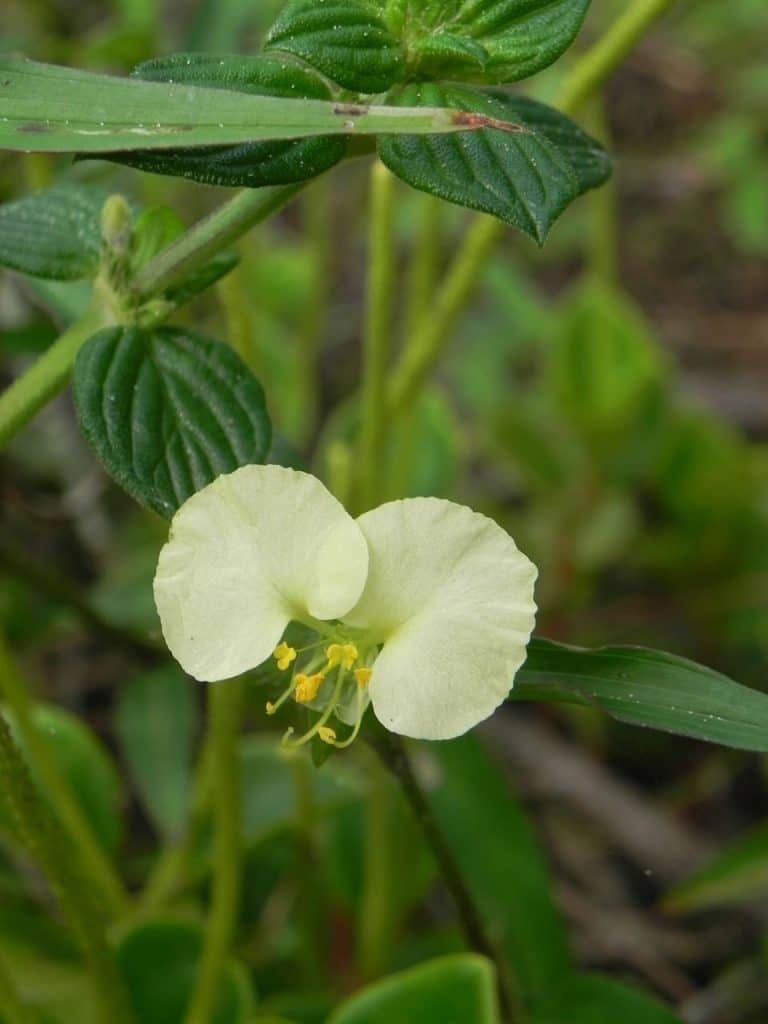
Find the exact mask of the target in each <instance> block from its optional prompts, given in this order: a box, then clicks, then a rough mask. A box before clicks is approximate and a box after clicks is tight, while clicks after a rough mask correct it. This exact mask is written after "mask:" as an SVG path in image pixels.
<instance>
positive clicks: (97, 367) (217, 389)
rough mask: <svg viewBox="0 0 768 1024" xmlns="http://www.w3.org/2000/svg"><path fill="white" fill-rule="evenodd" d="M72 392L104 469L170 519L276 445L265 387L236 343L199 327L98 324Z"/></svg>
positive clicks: (82, 354) (80, 362) (81, 354)
mask: <svg viewBox="0 0 768 1024" xmlns="http://www.w3.org/2000/svg"><path fill="white" fill-rule="evenodd" d="M74 391H75V403H76V406H77V412H78V416H79V418H80V424H81V426H82V429H83V432H84V433H85V436H86V437H87V439H88V441H89V442H90V444H91V446H92V447H93V449H94V451H95V452H96V454H97V455H98V457H99V459H100V460H101V462H102V463H103V464H104V467H105V468H106V470H107V471H108V472H109V473H110V474H111V475H112V476H113V477H114V478H115V480H117V482H118V483H119V484H120V485H121V486H122V487H124V488H125V490H126V491H128V493H129V494H131V495H133V497H135V498H136V499H137V500H138V501H140V502H142V503H143V504H145V505H147V506H148V507H149V508H152V509H154V510H155V511H156V512H159V513H160V515H162V516H166V517H167V518H169V517H170V516H172V515H173V513H174V512H175V511H176V509H177V508H178V507H179V505H181V504H182V502H184V501H185V500H186V499H187V498H188V497H189V496H190V495H191V494H194V492H195V491H198V490H200V488H201V487H204V486H205V485H206V484H208V483H210V482H211V481H212V480H214V479H215V478H216V477H217V476H219V475H220V474H222V473H229V472H231V471H232V470H234V469H237V468H238V467H239V466H243V465H246V464H247V463H252V462H263V461H264V458H265V457H266V455H267V453H268V451H269V445H270V435H271V430H270V424H269V418H268V416H267V412H266V409H265V406H264V393H263V392H262V390H261V385H260V384H259V382H258V381H257V380H256V378H255V377H254V376H253V375H252V373H251V372H250V370H249V369H248V367H247V366H246V365H245V363H244V362H243V361H242V360H241V359H240V357H239V356H238V355H237V354H236V353H235V352H233V351H232V349H230V348H228V347H227V346H226V345H224V344H222V343H221V342H218V341H213V340H211V339H210V338H204V337H202V336H201V335H199V334H194V333H193V332H192V331H187V330H183V329H181V328H174V327H165V328H161V329H157V330H152V331H144V330H140V329H138V328H133V327H125V328H124V327H109V328H106V329H105V330H103V331H100V332H99V333H98V334H96V335H94V336H93V337H92V338H91V339H90V340H89V341H88V342H86V344H85V345H84V346H83V348H82V349H81V350H80V352H79V354H78V357H77V361H76V363H75V372H74Z"/></svg>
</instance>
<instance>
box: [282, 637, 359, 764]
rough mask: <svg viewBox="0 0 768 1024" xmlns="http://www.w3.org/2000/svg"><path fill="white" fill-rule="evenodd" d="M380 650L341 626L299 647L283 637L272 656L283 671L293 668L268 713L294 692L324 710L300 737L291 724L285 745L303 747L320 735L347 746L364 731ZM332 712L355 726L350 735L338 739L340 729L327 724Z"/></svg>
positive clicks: (298, 700) (299, 699) (301, 701)
mask: <svg viewBox="0 0 768 1024" xmlns="http://www.w3.org/2000/svg"><path fill="white" fill-rule="evenodd" d="M376 653H377V650H376V647H375V646H370V647H363V649H362V652H361V649H360V648H359V647H358V644H357V643H355V642H354V640H352V639H350V637H349V636H348V635H346V634H344V633H342V631H341V630H340V629H339V630H334V631H332V632H331V633H330V635H328V636H325V637H323V638H321V639H318V640H316V641H315V642H313V643H310V644H308V645H307V646H306V647H301V648H298V649H297V648H295V647H291V646H290V645H289V644H287V643H286V642H285V641H282V642H281V643H279V644H278V645H277V647H276V648H275V650H274V652H273V657H274V658H275V661H276V662H277V667H278V669H280V671H281V672H287V671H288V670H289V669H290V670H291V677H290V681H289V682H288V685H287V686H286V688H285V690H284V691H283V693H282V694H281V695H280V697H279V698H278V700H276V701H275V702H274V703H272V702H271V701H268V702H267V705H266V710H267V714H268V715H273V714H274V713H275V712H276V711H277V709H278V708H279V707H281V706H282V705H283V704H284V703H285V702H286V701H287V700H288V699H289V698H291V697H293V699H294V700H295V701H296V703H297V704H304V705H305V706H307V707H309V708H311V709H312V710H313V711H317V712H319V718H318V719H317V721H316V722H315V723H314V725H312V726H311V727H310V728H309V729H308V730H307V731H306V732H305V733H303V734H302V735H301V736H299V737H298V738H296V739H294V738H293V729H292V728H290V729H288V731H287V732H286V733H285V735H284V736H283V741H282V742H283V746H285V747H301V746H303V745H304V744H305V743H307V742H309V740H311V739H312V738H313V736H319V737H320V739H321V740H322V741H323V742H324V743H328V744H329V745H331V746H334V747H338V748H343V747H348V746H349V745H350V743H352V742H353V740H354V739H355V738H356V737H357V734H358V732H359V731H360V725H361V723H362V720H363V716H364V714H365V711H366V709H367V707H368V704H369V701H370V697H369V695H368V684H369V682H370V681H371V677H372V675H373V668H372V667H371V664H372V662H373V660H374V659H375V657H376ZM331 715H335V716H336V717H337V718H338V719H340V721H342V722H343V723H344V724H345V725H347V726H349V727H350V728H351V732H350V733H349V735H348V736H346V738H344V739H341V740H340V739H338V738H337V733H336V729H334V728H332V727H331V726H329V725H328V721H329V719H330V718H331Z"/></svg>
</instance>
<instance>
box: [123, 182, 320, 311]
mask: <svg viewBox="0 0 768 1024" xmlns="http://www.w3.org/2000/svg"><path fill="white" fill-rule="evenodd" d="M305 184H306V182H299V183H298V184H296V185H280V186H277V187H275V188H261V189H243V190H242V191H241V192H238V193H237V194H236V195H235V196H233V197H232V199H230V200H229V201H228V202H226V203H224V204H223V205H222V206H219V207H218V208H217V209H215V210H214V211H213V212H212V213H209V214H208V216H207V217H204V218H203V220H201V221H198V223H197V224H195V225H194V227H192V228H190V229H189V231H186V232H185V233H184V234H183V235H182V236H181V237H180V238H178V239H177V240H176V241H175V242H173V244H172V245H169V246H168V248H167V249H164V250H163V251H162V252H161V253H159V254H158V255H157V256H156V257H155V258H154V259H153V260H151V261H150V262H149V263H148V264H147V265H146V266H145V267H143V268H142V270H141V271H140V272H139V274H138V276H137V277H136V281H135V286H136V290H137V292H138V295H139V298H151V297H152V296H153V295H157V294H158V292H161V291H163V289H165V288H167V287H168V286H169V285H170V284H173V283H174V282H175V281H177V280H178V279H179V278H180V277H183V276H184V275H185V274H188V273H190V271H192V270H197V269H198V267H201V266H202V265H203V264H204V263H206V262H207V261H208V260H209V259H210V258H211V257H212V256H215V255H216V254H217V253H219V252H221V250H222V249H226V247H227V246H228V245H231V244H232V242H234V241H236V240H237V239H238V238H240V237H241V236H242V235H244V234H245V233H246V231H249V230H250V229H251V228H252V227H254V226H255V225H256V224H260V223H261V222H262V221H263V220H266V218H267V217H269V216H270V214H272V213H275V212H277V210H281V209H282V208H283V207H284V206H285V205H287V203H289V202H290V201H291V199H293V197H294V196H295V195H296V194H297V193H298V192H300V191H301V190H302V189H303V188H304V186H305Z"/></svg>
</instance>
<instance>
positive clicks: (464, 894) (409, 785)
mask: <svg viewBox="0 0 768 1024" xmlns="http://www.w3.org/2000/svg"><path fill="white" fill-rule="evenodd" d="M369 742H370V743H371V745H372V746H373V748H374V750H375V751H376V753H377V754H378V755H379V757H380V758H381V760H382V763H383V764H384V766H385V767H386V768H387V769H388V770H389V771H390V772H391V773H392V775H393V776H394V777H395V778H396V779H397V781H398V782H399V784H400V786H401V788H402V791H403V795H404V796H405V799H406V800H407V802H408V803H409V804H410V807H411V810H412V811H413V813H414V815H415V817H416V819H417V821H418V822H419V824H420V825H421V828H422V830H423V832H424V838H425V839H426V841H427V843H428V844H429V847H430V849H431V850H432V853H433V855H434V857H435V860H436V862H437V866H438V868H439V870H440V875H441V878H442V880H443V883H444V885H445V887H446V889H447V890H448V892H449V893H450V896H451V898H452V900H453V902H454V905H455V907H456V911H457V914H458V918H459V923H460V924H461V927H462V930H463V931H464V935H465V936H466V939H467V942H468V944H469V946H470V947H471V948H472V949H473V950H474V951H475V952H477V953H480V954H482V955H483V956H487V957H488V958H489V959H490V960H491V961H492V962H493V963H495V964H496V968H497V979H498V986H499V1001H500V1004H501V1009H502V1014H503V1017H504V1020H505V1021H506V1024H517V1022H518V1021H519V1020H520V1013H519V1010H518V1003H519V1000H518V998H517V994H516V992H515V990H514V987H513V985H512V983H511V981H510V978H509V972H508V970H507V966H506V964H505V962H504V958H503V956H502V955H501V953H500V951H499V950H498V949H497V948H496V946H495V944H494V943H493V942H492V941H491V939H490V937H489V936H488V933H487V932H486V930H485V925H484V924H483V920H482V917H481V916H480V912H479V911H478V909H477V907H476V906H475V902H474V900H473V898H472V894H471V892H470V890H469V886H468V885H467V883H466V882H465V880H464V877H463V875H462V873H461V869H460V868H459V865H458V863H457V862H456V859H455V857H454V856H453V851H452V850H451V847H450V844H449V843H448V840H447V839H446V838H445V836H444V835H443V831H442V829H441V828H440V825H439V823H438V821H437V818H436V817H435V815H434V813H433V811H432V807H431V806H430V803H429V800H428V799H427V796H426V794H425V793H424V791H423V790H422V788H421V784H420V783H419V780H418V779H417V778H416V774H415V773H414V770H413V767H412V765H411V762H410V759H409V757H408V754H407V752H406V750H405V746H404V745H403V742H402V740H401V739H400V738H399V737H398V736H394V735H393V734H392V733H381V734H379V735H377V736H375V738H374V737H370V738H369Z"/></svg>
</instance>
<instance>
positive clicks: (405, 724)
mask: <svg viewBox="0 0 768 1024" xmlns="http://www.w3.org/2000/svg"><path fill="white" fill-rule="evenodd" d="M535 579H536V568H535V566H534V565H533V564H532V563H531V562H530V561H529V560H528V558H526V556H525V555H524V554H522V553H521V552H520V551H519V550H518V548H517V547H516V545H515V542H514V541H513V540H512V538H511V537H510V536H509V535H508V534H507V533H506V532H505V531H504V530H502V529H501V527H500V526H498V524H497V523H495V522H493V520H491V519H489V518H487V517H486V516H483V515H480V514H478V513H476V512H473V511H472V510H471V509H468V508H465V507H464V506H462V505H457V504H454V503H453V502H450V501H444V500H441V499H437V498H409V499H405V500H402V501H392V502H389V503H387V504H385V505H381V506H379V507H378V508H375V509H373V510H372V511H370V512H366V513H364V514H363V515H361V516H360V517H359V518H357V519H353V518H352V517H351V516H350V515H349V514H348V513H347V511H346V510H345V509H344V507H343V506H342V505H341V504H340V503H339V502H338V501H337V500H336V499H335V498H334V497H333V496H332V495H331V494H330V493H329V491H327V490H326V488H325V487H324V486H323V485H322V483H320V481H319V480H317V479H316V478H315V477H313V476H310V475H309V474H307V473H300V472H297V471H295V470H292V469H285V468H283V467H281V466H244V467H242V468H241V469H238V470H235V472H234V473H229V474H227V475H225V476H220V477H218V478H217V479H216V480H214V481H213V483H211V484H209V485H208V486H207V487H204V488H203V489H202V490H201V491H198V492H197V493H196V494H194V495H193V496H192V497H191V498H189V500H188V501H186V502H185V503H184V504H183V505H182V506H181V508H180V509H179V510H178V512H177V513H176V515H175V516H174V518H173V522H172V524H171V531H170V536H169V539H168V542H167V543H166V544H165V546H164V547H163V549H162V551H161V552H160V559H159V563H158V567H157V574H156V576H155V584H154V590H155V601H156V604H157V608H158V612H159V614H160V620H161V623H162V628H163V634H164V636H165V639H166V642H167V644H168V647H169V648H170V650H171V653H172V654H173V655H174V657H175V658H176V659H177V660H178V662H179V663H180V664H181V666H182V668H183V669H184V670H185V671H186V672H188V673H189V674H190V675H192V676H194V677H195V678H196V679H199V680H204V681H208V682H214V681H216V680H221V679H228V678H231V677H232V676H236V675H239V674H240V673H242V672H244V671H246V670H248V669H251V668H255V667H256V666H257V665H260V664H261V663H262V662H264V661H266V660H267V659H268V658H270V657H274V658H275V660H276V662H277V667H278V669H279V670H280V671H281V672H282V673H284V674H285V678H286V686H285V691H284V693H283V695H282V697H280V699H279V700H277V701H276V702H275V703H274V704H268V705H267V711H268V712H269V713H273V712H274V711H275V710H276V709H277V707H278V706H280V705H281V704H282V703H284V702H285V701H286V700H289V699H293V700H295V701H297V702H298V703H300V704H305V705H307V706H309V707H311V708H313V709H315V710H317V711H318V712H320V715H319V718H318V719H317V720H316V722H315V724H314V725H313V726H312V728H311V729H310V730H309V731H308V732H307V733H305V734H304V736H302V737H300V738H299V739H292V738H290V737H287V738H286V742H287V743H288V744H289V745H294V744H300V743H304V742H306V741H307V740H309V739H310V738H311V737H312V736H314V735H318V736H320V738H321V739H323V740H325V741H326V742H327V743H332V744H334V745H335V746H346V745H347V744H348V743H349V742H351V741H352V739H354V737H355V736H356V735H357V730H358V729H359V727H360V722H361V720H362V717H363V715H364V713H365V711H366V709H367V707H368V706H369V704H370V705H372V707H373V711H374V714H375V715H376V717H377V718H378V719H379V721H380V722H381V723H382V724H383V725H384V726H386V727H387V728H388V729H390V730H391V731H392V732H396V733H400V734H401V735H404V736H412V737H415V738H418V739H432V740H439V739H450V738H451V737H454V736H458V735H461V734H462V733H464V732H466V731H467V730H468V729H471V728H472V726H474V725H476V724H477V723H478V722H481V721H482V720H483V719H485V718H487V717H488V716H489V715H490V714H492V712H493V711H494V710H495V709H496V708H497V707H498V706H499V704H501V703H502V701H503V700H504V699H505V698H506V696H507V695H508V693H509V690H510V688H511V686H512V681H513V678H514V675H515V672H516V671H517V669H518V668H519V667H520V665H521V664H522V663H523V661H524V659H525V649H526V645H527V643H528V640H529V637H530V634H531V630H532V629H533V624H534V616H535V611H536V606H535V604H534V601H533V586H534V581H535ZM292 622H295V623H301V624H303V625H304V626H306V627H308V628H309V629H310V630H311V631H312V634H311V635H312V636H313V637H314V639H313V640H312V641H311V642H309V643H308V645H307V646H306V647H302V648H300V649H298V650H297V649H296V648H294V647H292V646H291V645H290V644H289V643H288V642H286V640H284V639H283V636H284V634H285V630H286V628H287V627H288V625H289V624H290V623H292ZM334 718H336V719H338V720H340V721H341V722H343V723H345V725H347V726H351V727H352V730H351V733H349V734H348V735H347V736H346V738H345V739H343V740H339V739H337V735H336V727H337V723H336V722H334V721H333V719H334ZM345 731H346V730H345Z"/></svg>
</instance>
